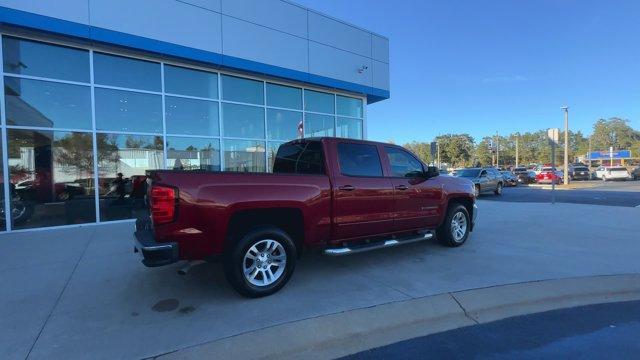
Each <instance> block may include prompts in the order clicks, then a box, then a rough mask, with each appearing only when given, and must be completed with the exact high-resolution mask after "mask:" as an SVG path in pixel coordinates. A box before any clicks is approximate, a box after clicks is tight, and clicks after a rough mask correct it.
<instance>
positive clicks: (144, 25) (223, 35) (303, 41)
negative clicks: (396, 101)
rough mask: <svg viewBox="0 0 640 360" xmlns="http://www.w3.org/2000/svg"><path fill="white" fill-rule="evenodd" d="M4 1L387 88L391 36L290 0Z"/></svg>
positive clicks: (25, 8)
mask: <svg viewBox="0 0 640 360" xmlns="http://www.w3.org/2000/svg"><path fill="white" fill-rule="evenodd" d="M0 6H2V7H6V8H10V9H16V10H22V11H26V12H30V13H34V14H39V15H45V16H49V17H53V18H57V19H62V20H67V21H71V22H75V23H78V24H84V25H90V26H92V27H96V28H102V29H108V30H113V31H118V32H120V33H124V34H131V35H136V36H140V37H143V38H148V39H153V40H159V41H163V42H168V43H171V44H178V45H182V46H186V47H189V48H193V49H197V50H204V51H207V52H212V53H216V54H221V55H223V56H224V55H227V56H233V57H237V58H241V59H245V60H251V61H255V62H259V63H263V64H268V65H273V66H278V67H281V68H284V69H290V70H295V71H300V72H302V73H309V74H311V75H320V76H324V77H330V78H332V79H334V80H338V81H339V82H340V81H343V82H349V83H354V84H358V85H362V86H365V87H374V88H378V89H381V90H386V91H388V90H389V81H388V79H389V74H388V63H389V42H388V39H386V38H384V37H382V36H379V35H376V34H372V33H371V32H369V31H366V30H363V29H360V28H358V27H356V26H353V25H350V24H347V23H345V22H342V21H339V20H336V19H333V18H331V17H328V16H325V15H323V14H320V13H318V12H315V11H313V10H309V9H306V8H304V7H301V6H299V5H296V4H294V3H291V2H289V1H284V0H180V1H178V0H135V1H132V0H56V1H43V0H0ZM375 61H377V62H379V63H376V62H375ZM385 64H386V66H385ZM363 67H366V69H364V70H362V69H363ZM359 69H360V70H361V72H359ZM298 80H299V79H298ZM336 87H338V86H337V85H336ZM347 90H348V89H347Z"/></svg>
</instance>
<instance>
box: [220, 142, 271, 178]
mask: <svg viewBox="0 0 640 360" xmlns="http://www.w3.org/2000/svg"><path fill="white" fill-rule="evenodd" d="M264 152H265V144H264V141H252V140H224V155H223V156H224V170H225V171H238V172H264V171H265V168H266V167H265V153H264Z"/></svg>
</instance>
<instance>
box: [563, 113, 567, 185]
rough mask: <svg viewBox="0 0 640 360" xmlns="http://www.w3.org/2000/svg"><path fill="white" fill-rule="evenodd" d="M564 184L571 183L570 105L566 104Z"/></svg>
mask: <svg viewBox="0 0 640 360" xmlns="http://www.w3.org/2000/svg"><path fill="white" fill-rule="evenodd" d="M562 110H564V176H563V178H564V184H565V185H569V107H568V106H564V107H563V108H562Z"/></svg>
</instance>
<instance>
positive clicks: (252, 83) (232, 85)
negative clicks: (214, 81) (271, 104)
mask: <svg viewBox="0 0 640 360" xmlns="http://www.w3.org/2000/svg"><path fill="white" fill-rule="evenodd" d="M222 100H228V101H235V102H243V103H248V104H256V105H264V85H263V83H262V81H256V80H250V79H244V78H239V77H235V76H229V75H222Z"/></svg>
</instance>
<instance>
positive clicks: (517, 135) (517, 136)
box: [516, 134, 520, 167]
mask: <svg viewBox="0 0 640 360" xmlns="http://www.w3.org/2000/svg"><path fill="white" fill-rule="evenodd" d="M519 138H520V135H519V134H516V167H518V163H519V162H518V139H519Z"/></svg>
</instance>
